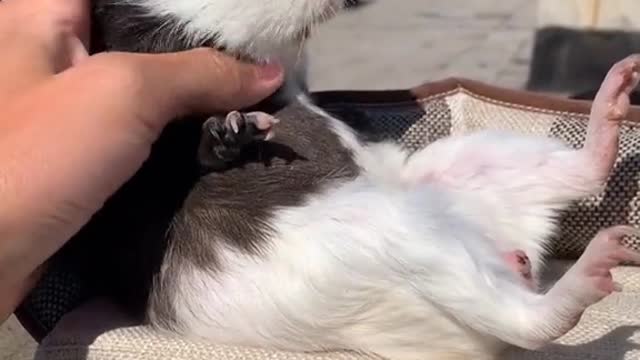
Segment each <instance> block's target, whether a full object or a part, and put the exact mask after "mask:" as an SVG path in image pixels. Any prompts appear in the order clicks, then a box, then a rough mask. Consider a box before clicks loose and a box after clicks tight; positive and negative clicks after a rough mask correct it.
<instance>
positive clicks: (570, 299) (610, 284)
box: [438, 226, 640, 350]
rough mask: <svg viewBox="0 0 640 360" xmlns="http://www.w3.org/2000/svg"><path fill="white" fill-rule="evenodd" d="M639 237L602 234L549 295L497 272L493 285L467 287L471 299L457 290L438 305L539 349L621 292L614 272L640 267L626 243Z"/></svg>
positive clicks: (486, 330)
mask: <svg viewBox="0 0 640 360" xmlns="http://www.w3.org/2000/svg"><path fill="white" fill-rule="evenodd" d="M638 233H639V231H638V230H636V229H634V228H631V227H629V226H614V227H611V228H608V229H605V230H602V231H601V232H599V233H598V234H597V235H596V236H595V237H594V238H593V239H592V240H591V242H590V243H589V245H588V246H587V248H586V250H585V251H584V253H583V254H582V256H581V257H580V258H579V259H578V261H576V263H575V264H574V265H573V267H571V268H570V269H569V271H567V273H566V274H564V276H563V277H562V278H560V280H558V281H557V282H556V283H555V284H554V285H553V286H552V287H551V289H550V290H549V291H548V292H546V293H544V294H539V293H536V292H533V291H530V290H528V289H525V288H524V287H522V286H519V285H518V284H516V283H514V282H513V281H512V280H510V279H508V278H506V277H504V274H502V273H500V272H496V273H490V274H485V275H487V276H488V277H489V278H490V279H491V281H489V282H487V281H484V280H481V278H478V279H477V281H474V282H471V283H466V284H465V285H464V286H465V287H466V288H467V290H468V293H469V294H468V295H467V294H465V293H464V292H460V291H458V289H456V291H451V293H444V294H441V295H440V296H441V297H440V299H439V301H438V302H439V303H442V304H447V307H448V308H449V311H451V312H452V313H453V314H455V315H456V318H457V319H459V320H460V321H462V322H463V323H465V325H466V326H468V327H470V328H472V329H474V330H475V331H477V332H479V333H481V334H484V335H488V336H493V337H495V338H497V339H499V340H501V341H503V342H505V343H508V344H511V345H515V346H519V347H522V348H525V349H530V350H535V349H539V348H541V347H543V346H546V345H548V344H550V343H551V342H552V341H554V340H556V339H558V338H560V337H561V336H564V335H565V334H566V333H567V332H569V331H570V330H571V329H573V327H575V325H576V324H577V322H578V320H579V319H580V317H581V316H582V314H583V312H584V311H585V310H586V309H587V307H589V306H591V305H593V304H595V303H597V302H599V301H600V300H602V299H603V298H604V297H606V296H607V295H609V294H611V293H612V292H614V291H619V290H620V287H619V286H618V285H617V284H616V283H614V281H613V279H612V276H611V269H613V268H614V267H616V266H618V265H620V264H621V263H623V262H637V263H640V253H638V252H635V251H632V250H630V249H627V248H625V247H624V246H623V245H622V241H621V240H622V239H623V237H624V236H629V235H632V234H638ZM449 283H450V284H451V282H449ZM443 296H444V297H443ZM470 304H473V306H469V305H470Z"/></svg>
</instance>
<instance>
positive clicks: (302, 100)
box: [59, 0, 640, 360]
mask: <svg viewBox="0 0 640 360" xmlns="http://www.w3.org/2000/svg"><path fill="white" fill-rule="evenodd" d="M107 4H109V5H107ZM132 4H135V6H134V5H132ZM341 5H342V4H338V3H337V2H332V1H317V0H316V1H309V2H306V1H302V0H296V1H293V0H289V1H280V0H277V1H251V0H236V1H233V2H231V1H222V0H218V1H216V0H209V1H206V0H200V1H187V0H182V1H180V2H178V1H171V0H139V1H133V0H130V1H126V2H115V3H114V2H111V3H106V2H103V3H101V2H100V1H97V3H96V15H97V18H98V21H97V24H98V25H97V26H98V27H99V28H100V31H101V32H102V35H101V36H102V38H103V40H104V41H103V42H102V43H103V44H105V48H107V49H129V50H133V51H153V52H155V51H171V50H176V49H179V48H188V47H190V46H199V45H202V44H208V43H207V41H211V42H212V43H215V44H216V45H212V46H216V47H220V48H222V49H224V50H225V51H229V52H230V53H235V52H239V53H240V55H242V56H245V57H248V58H250V59H252V60H254V61H262V60H265V61H269V59H272V58H279V59H284V58H287V59H293V56H294V55H292V54H293V52H289V50H288V49H290V48H293V47H295V45H299V43H300V36H301V35H300V34H301V33H302V34H305V33H307V30H305V29H308V28H309V26H312V25H311V24H313V23H315V22H316V21H318V20H320V19H322V18H323V17H325V16H328V15H327V14H331V13H333V11H334V10H335V9H336V8H337V7H339V6H341ZM117 6H124V7H122V8H119V9H120V10H118V7H117ZM118 11H121V12H122V14H121V15H120V16H123V17H122V18H120V17H118V15H117V14H118ZM124 13H126V14H124ZM223 15H224V16H223ZM121 19H128V21H132V23H130V24H129V23H127V24H129V25H127V24H124V23H119V22H122V21H124V20H121ZM280 21H284V23H281V22H280ZM239 22H240V23H241V24H242V25H239V24H238V23H239ZM118 24H120V25H118ZM214 24H215V25H214ZM256 24H259V25H256ZM125 26H129V30H128V31H125V30H123V29H122V28H123V27H125ZM132 29H133V30H132ZM134 30H135V31H134ZM155 32H157V33H155ZM202 34H209V35H210V36H209V37H207V36H204V35H202ZM302 38H304V35H302ZM136 39H138V40H136ZM136 41H141V42H145V44H137V45H136V44H135V43H136ZM296 56H297V55H296ZM283 63H285V64H289V62H287V61H286V60H285V61H283ZM639 70H640V56H632V57H629V58H627V59H624V60H622V61H621V62H620V63H618V64H616V65H615V66H614V67H613V68H612V69H611V70H610V73H609V74H608V76H607V78H606V79H605V80H604V82H603V84H602V86H601V88H600V90H599V93H598V95H597V97H596V100H595V101H594V104H593V108H592V113H591V116H590V120H589V125H588V134H587V140H586V143H585V146H584V148H582V149H578V150H575V149H572V148H569V147H567V146H565V145H564V144H562V143H560V142H558V141H555V140H552V139H550V138H546V137H533V136H525V135H520V134H512V133H503V132H494V131H479V132H477V133H474V134H470V135H465V136H458V137H449V138H444V139H441V140H438V141H436V142H434V143H432V144H431V145H429V146H427V147H426V148H424V149H423V150H420V151H418V152H415V153H412V154H409V153H407V152H406V151H405V150H403V148H402V147H400V146H399V145H398V144H395V143H389V142H373V141H368V140H366V139H364V138H363V137H362V136H360V135H361V134H359V133H358V131H357V130H356V129H354V128H352V127H351V126H349V124H348V123H346V122H345V121H342V120H340V119H337V118H335V117H332V116H331V115H329V114H327V113H326V112H324V111H323V110H322V109H320V108H318V107H316V106H315V105H314V104H313V103H312V102H311V101H310V100H309V99H308V98H307V97H306V96H305V94H304V92H300V91H297V92H296V93H297V94H298V95H296V96H295V97H288V99H289V100H288V106H287V107H285V108H284V109H282V110H280V111H278V112H277V113H273V112H265V111H262V110H260V109H251V110H243V109H238V110H239V111H233V112H230V113H229V114H226V115H214V116H211V117H209V118H207V119H198V120H194V121H182V122H180V125H173V126H174V127H173V128H169V129H167V130H166V131H165V133H164V134H163V137H161V139H160V140H159V142H158V144H156V146H155V147H154V151H153V152H152V155H151V157H150V159H149V161H147V163H146V164H145V166H144V167H143V168H142V169H141V170H140V171H139V172H138V174H137V175H136V176H135V177H134V178H133V179H132V180H131V181H130V182H129V183H127V184H126V185H125V186H124V187H123V188H122V189H121V190H120V191H119V192H118V193H116V194H115V195H114V196H113V197H112V198H111V199H110V200H109V201H108V202H107V204H105V207H104V208H103V209H102V210H101V211H100V212H99V213H98V214H96V216H94V218H93V219H92V220H91V222H90V223H89V224H87V226H85V227H84V228H83V229H82V230H81V231H80V232H79V233H78V234H77V235H76V236H75V237H74V239H72V240H71V241H70V242H69V244H68V246H65V248H63V250H62V251H61V252H60V254H59V256H61V257H62V262H63V263H64V264H66V265H67V266H69V267H72V268H74V271H75V272H76V273H81V274H83V275H85V276H86V281H87V282H88V283H90V284H92V285H93V289H92V290H93V293H92V294H91V295H92V296H97V295H104V296H108V297H111V298H112V299H114V300H115V301H117V302H118V303H119V304H121V305H122V306H123V308H124V309H125V310H127V311H128V312H129V313H131V314H132V315H137V316H140V321H143V322H146V323H148V324H149V325H151V326H153V327H155V328H156V329H158V330H160V331H167V332H170V333H172V334H176V335H178V336H182V337H185V338H194V339H205V340H207V341H212V342H217V343H223V344H230V345H242V346H252V347H256V346H258V347H267V348H276V349H282V350H291V351H323V350H335V349H349V350H356V351H362V352H371V353H375V354H378V355H381V356H383V357H386V358H389V359H398V360H400V359H410V360H411V359H469V358H473V359H491V358H494V357H495V356H496V355H497V354H498V353H499V352H500V351H501V350H502V349H504V347H505V346H506V345H509V344H510V345H515V346H520V347H523V348H527V349H537V348H539V347H541V346H544V345H546V344H548V343H549V342H551V341H552V340H554V339H557V338H558V337H560V336H562V335H564V334H565V333H566V332H567V331H569V330H570V329H571V328H572V327H573V326H575V324H576V322H577V320H578V319H579V318H580V316H581V314H582V312H583V311H584V310H585V308H586V307H587V306H589V305H591V304H594V303H596V302H598V301H599V300H601V299H602V298H603V297H605V296H606V295H608V294H610V293H611V292H613V291H615V290H618V287H617V286H616V284H615V283H614V282H613V281H612V279H611V277H610V270H611V268H613V267H614V266H616V265H618V264H619V263H620V262H623V261H638V260H640V256H639V255H638V254H637V253H635V252H632V251H631V250H627V249H625V248H624V247H623V246H622V244H621V242H620V239H621V238H622V237H623V236H625V235H629V234H632V233H634V234H635V233H636V230H634V229H632V228H629V227H625V226H616V227H612V228H608V229H604V230H602V231H601V232H600V233H599V234H598V235H597V236H596V237H595V238H594V239H593V240H592V241H591V243H590V244H589V246H588V247H587V250H586V251H585V252H584V254H583V255H582V256H581V258H580V260H579V261H578V262H577V263H576V264H575V265H574V266H573V267H572V268H571V269H570V270H569V271H568V272H567V273H566V274H565V275H564V276H563V278H562V279H560V281H558V282H557V283H556V284H555V285H554V286H553V287H552V288H551V289H550V290H549V291H548V292H546V293H542V292H540V291H538V288H537V284H538V277H539V273H540V268H541V266H542V262H543V258H544V255H545V253H544V251H545V249H546V248H548V247H547V246H546V245H547V242H548V241H549V239H550V237H551V235H552V234H553V232H554V229H555V222H554V216H555V215H556V214H557V212H558V211H559V210H561V209H563V208H565V207H566V206H568V205H569V204H570V203H571V202H572V201H575V200H577V199H580V198H582V197H585V196H589V195H591V194H595V193H597V192H599V191H601V189H602V187H603V186H604V185H605V183H606V179H607V177H608V175H609V172H610V171H611V168H612V166H613V163H614V161H615V158H616V154H617V141H618V133H619V127H620V121H621V119H622V118H623V117H624V116H625V115H626V113H627V112H628V110H629V103H628V96H629V92H630V91H631V89H632V88H633V87H635V86H636V85H637V82H638V71H639ZM293 71H294V72H295V70H293ZM176 129H177V130H176ZM492 212H493V214H491V213H492Z"/></svg>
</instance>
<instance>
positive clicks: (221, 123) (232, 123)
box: [198, 111, 279, 170]
mask: <svg viewBox="0 0 640 360" xmlns="http://www.w3.org/2000/svg"><path fill="white" fill-rule="evenodd" d="M278 122H279V120H278V119H276V118H275V117H273V116H271V115H269V114H267V113H264V112H259V111H256V112H248V113H242V112H239V111H232V112H230V113H228V114H227V115H226V117H225V118H224V119H222V118H221V117H217V116H212V117H210V118H209V119H207V120H206V121H205V122H204V124H203V125H202V138H201V141H200V149H199V153H198V156H199V160H200V165H201V166H203V167H204V168H206V169H209V170H215V169H220V168H222V167H224V166H225V165H226V164H228V163H229V162H231V161H233V160H234V159H236V157H237V156H238V155H239V154H240V151H241V150H242V147H243V146H245V145H247V144H249V143H251V142H254V141H268V140H271V139H272V138H273V136H274V131H273V127H274V125H275V124H277V123H278Z"/></svg>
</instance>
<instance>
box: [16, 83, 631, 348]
mask: <svg viewBox="0 0 640 360" xmlns="http://www.w3.org/2000/svg"><path fill="white" fill-rule="evenodd" d="M314 96H315V98H316V101H317V103H319V104H320V105H321V106H322V107H324V108H325V109H326V110H327V111H329V112H331V113H333V114H335V115H337V116H341V117H344V118H350V119H352V120H353V122H354V123H356V124H358V126H359V127H361V130H362V131H367V132H368V133H369V134H370V135H372V136H376V137H378V138H381V139H382V138H392V139H396V140H398V141H400V142H402V144H404V146H406V147H407V148H408V149H410V150H416V149H420V148H422V147H424V146H426V145H428V144H429V143H430V142H432V141H434V140H436V139H438V138H441V137H443V136H450V135H451V136H455V135H459V134H465V133H469V132H472V131H476V130H480V129H487V128H493V129H507V130H513V131H518V132H523V133H530V134H538V135H542V136H551V137H556V138H559V139H562V140H564V141H565V142H567V143H568V144H569V145H571V146H574V147H579V146H581V145H582V142H583V140H584V137H585V132H586V122H587V119H588V113H589V109H590V103H589V102H587V101H575V100H564V99H560V98H555V97H549V96H544V95H540V94H536V93H532V92H526V91H515V90H508V89H503V88H498V87H494V86H489V85H486V84H483V83H478V82H475V81H470V80H466V79H457V78H451V79H446V80H443V81H439V82H431V83H426V84H424V85H421V86H419V87H416V88H413V89H410V90H400V91H337V92H321V93H316V94H314ZM638 121H640V109H637V108H634V109H633V110H632V112H631V114H630V116H629V119H628V121H626V122H625V123H624V124H623V129H622V135H621V147H620V155H619V158H618V161H617V165H616V167H615V169H614V171H613V174H612V176H611V178H610V181H609V184H608V187H607V189H606V190H605V191H603V193H602V194H600V195H598V196H593V197H591V198H588V199H584V200H583V201H580V202H578V203H576V204H575V205H574V206H572V207H571V208H570V209H569V210H568V211H566V212H565V213H564V214H563V216H562V218H561V229H560V232H559V234H558V236H557V237H556V238H555V239H554V240H553V246H552V255H553V259H550V262H549V266H548V268H547V273H546V274H545V278H546V279H547V281H552V280H553V279H554V278H557V277H558V276H559V275H560V274H561V273H562V271H563V270H564V269H566V267H567V266H569V265H571V263H572V261H574V260H575V259H576V258H577V256H579V255H580V253H581V252H582V251H583V250H584V247H585V245H586V244H587V243H588V241H589V240H590V239H591V238H592V237H593V236H594V234H595V233H596V232H597V231H598V230H599V229H602V228H603V227H606V226H610V225H614V224H620V223H629V224H632V225H636V226H639V225H640V196H639V189H640V182H639V175H638V173H639V172H640V128H639V125H638V124H639V123H638ZM628 245H629V246H631V247H633V248H640V240H639V239H635V238H631V239H629V240H628ZM613 274H614V278H615V279H616V280H617V281H619V282H620V283H622V284H623V286H624V291H623V292H622V293H618V294H614V295H612V296H610V297H608V298H606V299H605V300H603V301H602V302H600V303H598V304H596V305H594V306H592V307H591V308H589V309H588V310H587V311H586V313H585V314H584V316H583V318H582V319H581V321H580V323H579V324H578V326H577V327H576V328H574V329H573V330H572V331H570V332H569V333H568V334H566V336H564V337H563V338H561V339H559V340H558V341H557V342H556V343H555V344H553V345H551V346H549V347H548V348H546V349H543V350H542V351H538V352H528V351H523V350H519V349H511V350H509V351H507V353H506V354H505V355H504V358H505V359H556V360H560V359H563V360H568V359H576V360H577V359H581V360H584V359H612V360H618V359H620V360H622V359H640V268H638V267H634V266H623V267H620V268H617V269H615V271H614V272H613ZM82 292H83V285H82V283H80V282H78V281H77V278H76V277H75V276H74V274H70V273H67V272H65V271H64V269H62V268H55V267H54V268H51V269H50V270H49V272H48V273H47V274H46V276H45V277H44V278H43V279H42V281H41V282H40V284H39V285H38V287H37V288H36V289H35V290H34V291H33V292H32V294H31V295H30V297H29V298H28V299H27V300H26V301H25V302H24V303H23V304H22V306H21V307H20V309H19V310H18V312H17V316H18V318H19V320H20V321H21V322H22V324H23V325H24V326H25V327H26V328H27V329H28V331H29V332H30V333H31V334H32V335H33V336H34V337H35V338H36V340H38V341H39V342H40V346H39V349H38V353H37V359H42V360H45V359H46V360H49V359H52V360H62V359H65V360H79V359H92V360H111V359H113V360H116V359H118V360H125V359H127V360H128V359H132V360H133V359H136V360H152V359H153V360H164V359H167V360H168V359H172V360H176V359H183V360H196V359H207V360H216V359H217V360H231V359H233V360H236V359H248V360H259V359H278V360H321V359H323V360H334V359H335V360H356V359H361V360H365V359H374V358H376V356H374V355H370V354H360V353H353V352H327V353H291V352H281V351H273V350H269V349H256V348H239V347H230V346H224V345H219V344H210V343H203V342H197V343H196V342H187V341H184V340H182V339H178V338H171V337H167V336H166V335H163V334H157V333H154V332H152V331H151V330H149V329H148V328H147V327H145V326H141V325H138V324H135V323H134V322H132V321H131V320H130V319H127V318H126V317H124V316H123V315H122V314H120V313H119V312H118V311H117V309H116V308H115V307H113V306H111V305H110V304H108V303H106V302H102V301H100V300H95V301H92V302H90V303H85V304H81V303H80V301H79V299H80V298H81V294H82Z"/></svg>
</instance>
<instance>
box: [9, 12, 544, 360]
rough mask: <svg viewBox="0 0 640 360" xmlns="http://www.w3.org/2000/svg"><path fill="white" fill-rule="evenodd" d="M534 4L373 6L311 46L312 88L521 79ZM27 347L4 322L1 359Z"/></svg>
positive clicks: (517, 82)
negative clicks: (453, 79)
mask: <svg viewBox="0 0 640 360" xmlns="http://www.w3.org/2000/svg"><path fill="white" fill-rule="evenodd" d="M535 4H536V1H532V0H509V1H505V0H475V1H466V0H429V1H425V0H371V2H370V4H368V5H364V6H361V7H359V8H357V9H356V10H354V11H351V12H349V13H347V14H343V15H341V16H340V17H338V18H336V19H334V20H332V21H331V22H329V23H328V24H325V25H324V26H322V27H321V28H320V29H319V31H318V33H317V34H316V35H315V38H314V39H313V40H311V41H310V44H309V45H310V52H311V57H312V61H311V69H310V80H311V88H312V90H328V89H384V88H404V87H411V86H415V85H419V84H421V83H422V82H424V81H428V80H437V79H442V78H444V77H447V76H451V75H455V76H463V77H468V78H472V79H476V80H481V81H487V82H490V83H493V84H497V85H502V86H507V87H516V88H517V87H522V86H523V85H524V82H525V80H526V77H527V70H528V63H529V53H530V50H531V43H532V36H533V27H534V26H535V17H534V16H535V10H536V9H535ZM34 346H35V345H34V343H33V341H32V340H31V339H30V338H29V337H28V336H27V335H26V333H25V332H24V330H23V329H22V328H21V327H20V326H19V324H17V322H16V321H15V319H13V318H12V319H11V320H9V321H8V322H7V323H5V324H4V325H3V326H2V327H0V360H9V359H12V360H13V359H28V358H29V355H30V354H32V353H33V349H34Z"/></svg>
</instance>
